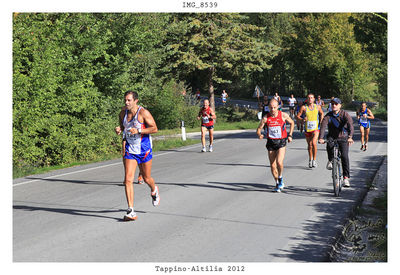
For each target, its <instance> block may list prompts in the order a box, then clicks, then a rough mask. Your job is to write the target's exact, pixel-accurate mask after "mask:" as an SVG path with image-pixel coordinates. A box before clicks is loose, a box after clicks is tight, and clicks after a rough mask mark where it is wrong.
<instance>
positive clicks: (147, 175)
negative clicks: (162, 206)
mask: <svg viewBox="0 0 400 275" xmlns="http://www.w3.org/2000/svg"><path fill="white" fill-rule="evenodd" d="M152 164H153V160H152V159H151V160H149V161H148V162H144V163H141V164H140V165H141V166H142V176H143V179H144V181H145V182H146V183H147V185H148V186H149V187H150V189H151V192H154V189H155V183H154V179H153V178H152V177H151V167H152Z"/></svg>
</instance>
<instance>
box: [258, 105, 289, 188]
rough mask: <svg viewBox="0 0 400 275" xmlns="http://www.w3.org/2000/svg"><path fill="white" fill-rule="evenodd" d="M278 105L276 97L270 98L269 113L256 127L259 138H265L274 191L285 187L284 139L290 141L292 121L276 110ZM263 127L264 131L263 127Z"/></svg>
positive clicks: (286, 115)
mask: <svg viewBox="0 0 400 275" xmlns="http://www.w3.org/2000/svg"><path fill="white" fill-rule="evenodd" d="M278 108H279V105H278V101H277V100H276V99H271V101H270V102H269V113H267V114H266V115H265V116H264V117H263V118H262V120H261V121H260V124H259V125H258V128H257V135H258V138H259V139H263V138H264V135H265V137H266V138H267V144H266V147H267V150H268V158H269V162H270V165H271V173H272V176H273V177H274V179H275V182H276V187H275V189H274V191H275V192H281V190H282V189H283V188H284V187H285V184H284V183H283V178H282V174H283V159H284V158H285V152H286V140H287V141H289V142H292V139H293V138H292V134H293V129H294V122H293V120H292V119H291V118H290V116H289V115H288V114H286V113H284V112H282V111H279V110H278ZM286 122H289V123H290V130H289V135H288V134H287V131H286ZM264 127H265V130H264V133H261V131H263V128H264Z"/></svg>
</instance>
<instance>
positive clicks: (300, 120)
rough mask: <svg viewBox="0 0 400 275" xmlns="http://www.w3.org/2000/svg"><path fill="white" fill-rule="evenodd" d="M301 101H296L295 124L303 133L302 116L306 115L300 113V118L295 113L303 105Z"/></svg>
mask: <svg viewBox="0 0 400 275" xmlns="http://www.w3.org/2000/svg"><path fill="white" fill-rule="evenodd" d="M303 105H304V104H303V101H298V102H297V106H296V112H295V114H296V124H297V130H299V131H300V133H303V128H304V118H305V117H306V114H305V113H304V114H302V116H301V119H298V118H297V114H298V113H299V112H300V108H301V107H302V106H303Z"/></svg>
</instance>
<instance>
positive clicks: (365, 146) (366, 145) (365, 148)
mask: <svg viewBox="0 0 400 275" xmlns="http://www.w3.org/2000/svg"><path fill="white" fill-rule="evenodd" d="M367 147H368V144H366V143H365V144H364V151H367Z"/></svg>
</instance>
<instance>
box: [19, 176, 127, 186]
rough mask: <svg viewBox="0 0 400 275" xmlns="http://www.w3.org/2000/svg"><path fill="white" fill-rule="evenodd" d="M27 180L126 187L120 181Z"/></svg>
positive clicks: (33, 178) (36, 178) (38, 178)
mask: <svg viewBox="0 0 400 275" xmlns="http://www.w3.org/2000/svg"><path fill="white" fill-rule="evenodd" d="M27 179H32V180H42V181H50V182H69V183H77V184H90V185H103V186H110V185H115V186H124V184H123V183H122V182H120V181H118V182H115V181H98V180H70V179H55V178H51V179H49V178H40V177H27Z"/></svg>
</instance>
